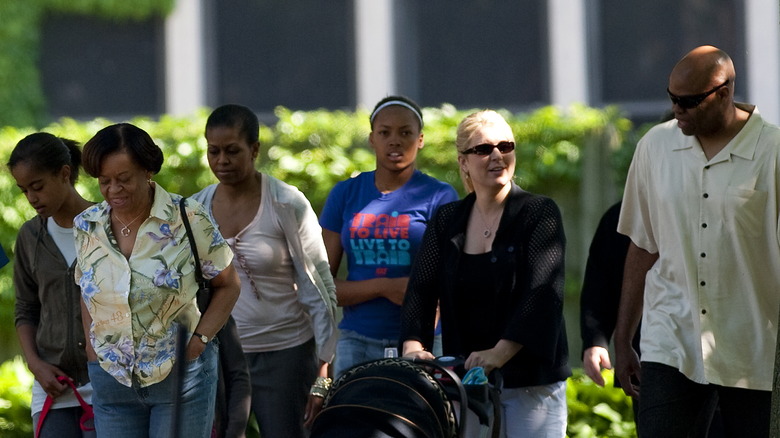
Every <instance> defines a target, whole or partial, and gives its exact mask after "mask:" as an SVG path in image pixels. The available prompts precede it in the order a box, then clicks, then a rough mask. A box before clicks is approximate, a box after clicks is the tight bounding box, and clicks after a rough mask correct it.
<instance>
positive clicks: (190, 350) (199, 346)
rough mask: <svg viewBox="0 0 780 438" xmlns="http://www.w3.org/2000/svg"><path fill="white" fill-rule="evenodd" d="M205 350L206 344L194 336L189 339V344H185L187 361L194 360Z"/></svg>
mask: <svg viewBox="0 0 780 438" xmlns="http://www.w3.org/2000/svg"><path fill="white" fill-rule="evenodd" d="M205 349H206V344H204V343H203V341H201V340H200V339H198V338H196V337H195V336H193V337H191V338H190V342H189V343H188V344H187V354H186V356H185V357H186V358H187V361H191V360H195V359H197V358H198V356H200V354H201V353H203V350H205Z"/></svg>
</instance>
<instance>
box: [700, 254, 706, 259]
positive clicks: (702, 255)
mask: <svg viewBox="0 0 780 438" xmlns="http://www.w3.org/2000/svg"><path fill="white" fill-rule="evenodd" d="M699 255H700V256H701V257H702V258H704V257H707V254H705V253H701V254H699Z"/></svg>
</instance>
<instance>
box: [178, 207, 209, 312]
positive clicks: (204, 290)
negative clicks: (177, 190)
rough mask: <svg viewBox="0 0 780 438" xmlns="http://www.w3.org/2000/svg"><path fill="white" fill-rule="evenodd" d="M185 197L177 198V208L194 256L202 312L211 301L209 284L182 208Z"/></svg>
mask: <svg viewBox="0 0 780 438" xmlns="http://www.w3.org/2000/svg"><path fill="white" fill-rule="evenodd" d="M186 199H187V198H185V197H183V196H182V198H181V199H180V200H179V209H180V210H181V220H182V222H184V229H185V230H187V239H189V241H190V248H191V249H192V255H193V257H195V280H196V281H197V282H198V294H197V300H198V308H199V309H200V311H201V313H203V312H205V311H206V309H207V308H208V307H209V302H210V301H211V285H210V283H209V281H208V280H206V279H204V278H203V271H201V269H200V257H199V256H198V246H197V245H196V244H195V237H193V235H192V228H190V221H189V219H187V210H186V209H185V208H184V202H185V200H186Z"/></svg>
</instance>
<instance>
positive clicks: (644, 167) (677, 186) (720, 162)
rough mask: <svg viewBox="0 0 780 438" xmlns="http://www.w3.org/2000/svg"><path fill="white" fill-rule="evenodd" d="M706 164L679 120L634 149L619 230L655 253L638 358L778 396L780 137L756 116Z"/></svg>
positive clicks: (704, 379)
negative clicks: (774, 386)
mask: <svg viewBox="0 0 780 438" xmlns="http://www.w3.org/2000/svg"><path fill="white" fill-rule="evenodd" d="M740 107H741V108H743V109H745V110H747V111H750V112H752V114H751V116H750V118H749V119H748V121H747V123H746V125H745V126H744V127H743V128H742V130H741V131H740V132H739V133H738V134H737V136H735V137H734V138H733V139H732V140H731V142H729V143H728V144H727V145H726V147H725V148H724V149H723V150H721V151H720V153H718V154H717V155H716V156H715V157H713V158H712V159H711V160H707V158H706V157H705V155H704V152H703V150H702V149H701V146H700V144H699V142H698V140H697V139H696V138H695V137H694V136H685V135H684V134H683V133H682V131H680V129H679V128H678V127H677V124H676V121H675V120H672V121H669V122H666V123H663V124H661V125H658V126H656V127H654V128H653V129H651V130H650V131H649V132H648V133H647V134H646V135H645V137H643V138H642V140H640V142H639V144H638V145H637V149H636V152H635V154H634V159H633V161H632V163H631V168H630V170H629V174H628V180H627V182H626V190H625V194H624V198H623V207H622V210H621V214H620V223H619V225H618V231H619V232H620V233H622V234H625V235H627V236H629V237H630V238H631V240H632V241H633V242H634V244H636V245H637V246H638V247H640V248H642V249H644V250H646V251H649V252H650V253H658V255H659V258H658V261H657V262H656V263H655V265H654V266H653V267H652V268H651V269H650V271H649V272H648V274H647V277H646V283H645V295H644V310H643V319H642V342H641V352H642V360H643V361H649V362H658V363H663V364H666V365H669V366H673V367H675V368H677V369H679V370H680V371H681V372H682V373H683V374H684V375H685V376H687V377H688V378H690V379H691V380H693V381H695V382H698V383H713V384H717V385H723V386H730V387H739V388H747V389H756V390H771V388H772V371H773V365H774V358H775V341H776V337H777V322H778V307H779V306H780V238H778V224H779V223H780V221H778V216H779V213H780V175H779V174H778V171H780V168H779V166H778V164H779V163H780V153H779V152H780V129H778V128H777V127H776V126H773V125H770V124H768V123H766V122H765V121H764V120H763V119H762V118H761V115H760V114H759V112H758V109H755V107H752V106H743V105H741V104H740Z"/></svg>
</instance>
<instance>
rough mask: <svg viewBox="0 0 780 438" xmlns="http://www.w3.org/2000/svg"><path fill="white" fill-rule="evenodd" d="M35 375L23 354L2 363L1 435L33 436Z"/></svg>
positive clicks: (9, 437) (0, 394)
mask: <svg viewBox="0 0 780 438" xmlns="http://www.w3.org/2000/svg"><path fill="white" fill-rule="evenodd" d="M32 383H33V376H32V374H31V373H30V372H29V371H28V370H27V365H25V363H24V360H23V359H22V358H21V356H16V357H15V358H14V359H12V360H9V361H6V362H3V363H2V364H0V436H3V437H4V438H16V437H20V438H21V437H25V438H26V437H32V436H33V426H32V418H31V417H30V400H31V398H32Z"/></svg>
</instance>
